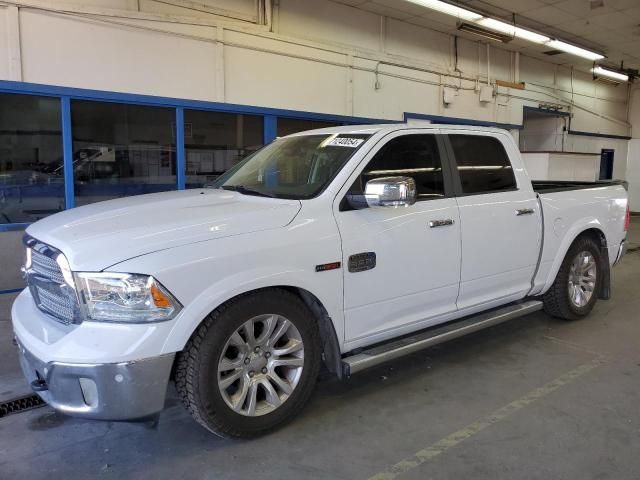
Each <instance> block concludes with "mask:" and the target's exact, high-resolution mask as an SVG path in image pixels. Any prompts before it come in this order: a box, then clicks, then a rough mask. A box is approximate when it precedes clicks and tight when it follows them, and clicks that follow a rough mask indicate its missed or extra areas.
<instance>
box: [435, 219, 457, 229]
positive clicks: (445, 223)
mask: <svg viewBox="0 0 640 480" xmlns="http://www.w3.org/2000/svg"><path fill="white" fill-rule="evenodd" d="M454 223H455V222H454V221H453V219H451V218H447V219H445V220H431V221H430V222H429V228H436V227H446V226H449V225H453V224H454Z"/></svg>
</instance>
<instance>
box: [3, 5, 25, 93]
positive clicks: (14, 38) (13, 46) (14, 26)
mask: <svg viewBox="0 0 640 480" xmlns="http://www.w3.org/2000/svg"><path fill="white" fill-rule="evenodd" d="M7 46H8V49H9V80H14V81H16V82H21V81H22V50H21V47H20V9H19V8H18V7H17V6H15V5H9V6H8V7H7Z"/></svg>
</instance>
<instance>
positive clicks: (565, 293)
mask: <svg viewBox="0 0 640 480" xmlns="http://www.w3.org/2000/svg"><path fill="white" fill-rule="evenodd" d="M601 261H602V254H601V253H600V248H599V247H598V244H597V243H596V241H595V240H593V239H592V238H590V237H582V238H578V239H577V240H576V241H575V242H574V243H573V245H571V248H569V251H568V252H567V255H566V257H565V258H564V260H563V262H562V265H561V267H560V270H559V271H558V275H557V276H556V279H555V281H554V283H553V285H552V286H551V288H550V289H549V291H547V293H545V295H544V297H543V300H544V309H545V311H546V312H547V313H548V314H549V315H552V316H554V317H558V318H564V319H566V320H575V319H578V318H582V317H584V316H586V315H588V314H589V313H590V312H591V310H593V307H594V306H595V304H596V302H597V301H598V292H599V291H600V285H601V281H602V280H601V275H600V265H601Z"/></svg>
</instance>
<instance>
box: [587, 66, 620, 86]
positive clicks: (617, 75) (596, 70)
mask: <svg viewBox="0 0 640 480" xmlns="http://www.w3.org/2000/svg"><path fill="white" fill-rule="evenodd" d="M591 71H592V72H593V74H594V75H601V76H603V77H609V78H613V79H614V80H619V81H621V82H628V81H629V76H628V75H625V74H624V73H620V72H615V71H613V70H609V69H606V68H602V67H601V66H600V65H598V66H597V67H595V68H592V69H591Z"/></svg>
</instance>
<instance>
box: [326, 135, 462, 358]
mask: <svg viewBox="0 0 640 480" xmlns="http://www.w3.org/2000/svg"><path fill="white" fill-rule="evenodd" d="M425 132H427V131H426V130H406V131H401V132H395V133H393V134H390V135H389V136H388V137H386V139H384V140H383V141H381V142H380V144H381V145H379V146H378V147H377V148H376V149H374V150H373V151H372V152H371V153H370V154H369V155H368V156H367V158H366V159H365V160H364V161H363V162H362V164H361V165H360V166H359V167H358V169H356V172H354V176H353V177H352V178H351V179H350V181H349V182H350V183H349V184H350V185H351V186H350V187H349V188H348V191H343V192H342V193H341V195H340V196H338V198H337V199H336V200H337V201H336V211H335V216H336V219H337V222H338V227H339V230H340V235H341V238H342V251H343V265H344V269H343V270H344V276H345V277H344V299H345V300H344V309H345V337H346V338H345V340H346V342H347V346H350V345H351V346H357V345H361V344H366V343H372V342H373V341H378V340H384V339H386V338H390V337H393V336H396V335H398V334H401V333H404V332H409V331H412V330H416V329H418V328H421V327H425V326H428V325H429V324H430V323H435V322H437V319H438V317H439V316H441V315H443V314H446V313H450V312H453V311H455V310H456V305H455V302H456V298H457V296H458V284H459V276H460V222H459V218H458V207H457V204H456V200H455V198H453V197H452V196H450V193H451V189H452V186H451V183H450V182H451V176H450V173H449V171H448V169H447V168H446V165H443V161H442V155H441V151H443V148H441V147H443V145H444V144H443V143H442V141H441V139H440V138H439V136H437V135H436V134H434V133H425ZM428 132H433V130H429V131H428ZM390 176H407V177H413V178H414V180H415V182H416V186H417V196H418V197H417V202H416V203H415V204H414V205H411V206H407V207H371V208H369V207H367V206H366V203H365V204H364V205H363V204H362V202H357V201H353V199H357V198H358V197H360V198H361V195H362V193H363V190H364V186H365V184H366V182H367V181H368V180H371V179H373V178H379V177H390ZM348 199H351V200H352V201H349V200H348ZM338 205H339V207H338Z"/></svg>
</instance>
